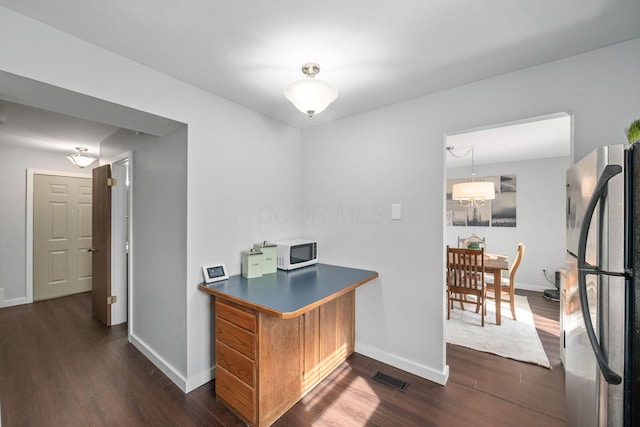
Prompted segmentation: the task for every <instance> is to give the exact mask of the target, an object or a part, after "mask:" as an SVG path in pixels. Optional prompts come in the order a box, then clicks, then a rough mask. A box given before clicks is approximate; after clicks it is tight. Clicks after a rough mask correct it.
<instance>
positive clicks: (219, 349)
mask: <svg viewBox="0 0 640 427" xmlns="http://www.w3.org/2000/svg"><path fill="white" fill-rule="evenodd" d="M216 366H222V367H223V368H225V369H226V370H227V371H229V372H231V373H232V374H234V375H235V376H236V377H238V378H240V379H241V380H242V381H244V382H245V383H247V385H250V386H252V387H254V386H255V375H256V374H255V363H254V361H253V360H251V359H249V358H248V357H247V356H245V355H243V354H240V353H239V352H237V351H235V350H234V349H232V348H231V347H229V346H227V345H226V344H224V343H223V342H221V341H216Z"/></svg>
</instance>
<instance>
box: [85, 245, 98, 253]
mask: <svg viewBox="0 0 640 427" xmlns="http://www.w3.org/2000/svg"><path fill="white" fill-rule="evenodd" d="M95 251H96V248H94V247H93V246H91V247H90V248H87V252H95Z"/></svg>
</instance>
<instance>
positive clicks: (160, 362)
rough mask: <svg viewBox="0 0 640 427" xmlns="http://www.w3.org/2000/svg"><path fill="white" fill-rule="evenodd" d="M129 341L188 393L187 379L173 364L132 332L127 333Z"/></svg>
mask: <svg viewBox="0 0 640 427" xmlns="http://www.w3.org/2000/svg"><path fill="white" fill-rule="evenodd" d="M129 342H130V343H131V344H133V346H134V347H135V348H137V349H138V350H140V352H142V354H144V355H145V356H146V357H147V358H148V359H149V360H150V361H151V363H153V364H154V365H155V366H156V367H157V368H158V369H160V370H161V371H162V373H163V374H165V375H166V376H167V377H169V379H170V380H171V381H172V382H173V383H174V384H175V385H177V386H178V388H179V389H180V390H182V392H183V393H185V394H186V393H188V392H189V391H190V390H189V391H187V381H186V380H185V377H184V376H183V375H182V374H180V373H179V372H178V371H176V370H175V369H174V368H173V366H171V365H170V364H169V363H167V361H166V360H164V359H163V358H162V357H160V356H159V355H158V354H157V353H156V352H155V351H153V350H152V349H151V348H150V347H149V346H148V345H147V344H146V343H145V342H144V341H142V340H140V339H139V338H138V337H136V336H135V335H134V334H130V335H129Z"/></svg>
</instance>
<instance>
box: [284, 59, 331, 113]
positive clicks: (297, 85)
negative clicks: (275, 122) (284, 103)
mask: <svg viewBox="0 0 640 427" xmlns="http://www.w3.org/2000/svg"><path fill="white" fill-rule="evenodd" d="M319 72H320V66H319V65H318V64H316V63H315V62H308V63H306V64H303V65H302V73H303V74H304V75H306V76H307V78H306V79H300V80H296V81H294V82H291V83H289V84H288V85H286V86H285V87H284V96H285V97H286V98H287V99H288V100H289V101H291V103H292V104H293V105H294V106H295V107H296V108H297V109H298V110H300V111H302V112H303V113H305V114H307V115H308V116H309V117H313V115H314V114H318V113H320V112H321V111H324V110H325V109H326V108H327V107H328V106H329V104H331V103H332V102H333V101H335V100H336V98H337V97H338V89H336V87H335V86H334V85H332V84H331V83H329V82H325V81H324V80H319V79H316V78H315V76H316V74H318V73H319Z"/></svg>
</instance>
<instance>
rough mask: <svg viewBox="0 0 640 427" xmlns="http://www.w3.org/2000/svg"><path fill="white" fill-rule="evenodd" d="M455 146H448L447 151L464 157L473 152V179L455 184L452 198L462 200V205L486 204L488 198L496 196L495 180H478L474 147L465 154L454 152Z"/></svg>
mask: <svg viewBox="0 0 640 427" xmlns="http://www.w3.org/2000/svg"><path fill="white" fill-rule="evenodd" d="M454 148H455V147H452V146H448V147H447V151H448V152H449V153H450V154H451V155H452V156H454V157H457V158H462V157H465V156H466V155H467V154H469V153H471V181H467V182H461V183H458V184H453V189H452V192H451V198H452V199H453V200H457V201H458V202H460V206H462V207H465V208H467V207H471V206H476V207H480V206H484V204H485V203H486V201H487V200H493V199H495V198H496V188H495V185H494V183H493V182H485V181H476V180H475V175H476V173H475V169H474V156H473V147H471V148H470V149H469V150H467V151H466V152H465V153H464V154H461V155H457V154H455V153H454V152H453V149H454Z"/></svg>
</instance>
